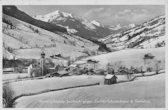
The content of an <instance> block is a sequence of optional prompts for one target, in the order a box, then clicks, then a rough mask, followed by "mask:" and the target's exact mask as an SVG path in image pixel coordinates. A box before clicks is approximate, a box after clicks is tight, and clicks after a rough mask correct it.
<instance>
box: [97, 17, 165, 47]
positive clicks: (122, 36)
mask: <svg viewBox="0 0 168 110" xmlns="http://www.w3.org/2000/svg"><path fill="white" fill-rule="evenodd" d="M99 41H100V42H103V43H105V44H107V45H108V47H110V48H111V49H115V50H118V49H125V48H152V47H154V48H155V47H160V46H165V15H163V16H158V17H156V18H154V19H151V20H149V21H146V22H144V23H142V25H137V26H135V27H133V28H130V29H127V30H124V31H122V32H120V33H117V34H111V35H108V36H106V37H104V38H101V39H99Z"/></svg>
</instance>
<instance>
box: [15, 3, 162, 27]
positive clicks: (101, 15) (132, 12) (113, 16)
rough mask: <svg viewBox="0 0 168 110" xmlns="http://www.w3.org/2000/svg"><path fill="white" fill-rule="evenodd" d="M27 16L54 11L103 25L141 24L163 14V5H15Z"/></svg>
mask: <svg viewBox="0 0 168 110" xmlns="http://www.w3.org/2000/svg"><path fill="white" fill-rule="evenodd" d="M17 7H18V9H19V10H21V11H23V12H25V13H27V14H29V15H45V14H48V13H51V12H54V11H56V10H60V11H63V12H67V13H72V14H74V15H76V16H79V17H82V18H85V19H87V20H89V21H92V20H96V21H98V22H100V23H101V24H103V25H117V24H141V23H143V22H145V21H148V20H150V19H153V18H155V17H157V16H160V15H164V14H165V6H164V5H17Z"/></svg>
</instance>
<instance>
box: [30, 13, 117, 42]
mask: <svg viewBox="0 0 168 110" xmlns="http://www.w3.org/2000/svg"><path fill="white" fill-rule="evenodd" d="M32 17H33V18H35V19H37V20H42V21H45V22H50V23H52V24H57V25H59V26H63V27H66V29H67V31H68V33H70V34H76V35H78V36H81V37H83V38H87V39H92V38H101V37H105V36H107V35H109V34H111V33H112V32H113V31H115V30H110V29H109V28H107V27H105V26H102V25H101V24H100V23H99V22H97V21H95V20H93V21H91V22H90V21H88V20H86V19H84V18H81V17H78V16H75V15H73V14H71V13H66V12H61V11H59V10H56V11H54V12H52V13H49V14H46V15H33V16H32Z"/></svg>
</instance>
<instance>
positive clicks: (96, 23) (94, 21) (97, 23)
mask: <svg viewBox="0 0 168 110" xmlns="http://www.w3.org/2000/svg"><path fill="white" fill-rule="evenodd" d="M91 23H92V24H94V25H96V26H99V27H100V26H101V24H100V23H99V22H97V21H96V20H93V21H91Z"/></svg>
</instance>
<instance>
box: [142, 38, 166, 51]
mask: <svg viewBox="0 0 168 110" xmlns="http://www.w3.org/2000/svg"><path fill="white" fill-rule="evenodd" d="M163 41H165V36H162V37H158V38H156V39H154V38H153V39H151V41H150V42H149V41H146V42H143V43H142V44H140V45H142V46H143V47H144V48H155V47H156V44H157V43H162V42H163Z"/></svg>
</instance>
